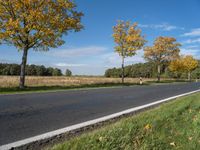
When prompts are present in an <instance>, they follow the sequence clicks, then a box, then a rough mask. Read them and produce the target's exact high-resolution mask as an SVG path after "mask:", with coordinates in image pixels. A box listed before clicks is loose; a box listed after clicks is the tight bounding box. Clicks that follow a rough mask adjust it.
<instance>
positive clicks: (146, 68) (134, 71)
mask: <svg viewBox="0 0 200 150" xmlns="http://www.w3.org/2000/svg"><path fill="white" fill-rule="evenodd" d="M187 57H188V56H187ZM174 63H176V62H174V61H173V62H171V63H170V64H162V65H161V67H160V68H161V77H163V78H176V79H186V78H188V70H187V69H186V68H185V69H184V68H183V67H181V70H179V67H177V65H176V64H174ZM185 64H186V63H185ZM179 65H181V64H179ZM192 70H193V69H192ZM105 77H116V78H120V77H122V69H121V68H110V69H107V70H106V71H105ZM124 77H129V78H139V77H143V78H156V77H157V67H156V65H155V64H154V63H152V62H147V63H138V64H133V65H128V66H126V67H124ZM191 78H193V79H200V61H198V66H197V68H196V69H194V70H193V71H191V72H190V79H191Z"/></svg>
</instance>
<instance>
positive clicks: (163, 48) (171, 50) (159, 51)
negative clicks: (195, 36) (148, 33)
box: [144, 36, 181, 82]
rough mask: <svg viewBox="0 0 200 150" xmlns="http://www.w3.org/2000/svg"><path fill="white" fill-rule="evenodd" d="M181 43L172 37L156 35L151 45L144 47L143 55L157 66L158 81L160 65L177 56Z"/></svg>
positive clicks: (158, 78)
mask: <svg viewBox="0 0 200 150" xmlns="http://www.w3.org/2000/svg"><path fill="white" fill-rule="evenodd" d="M180 46H181V44H179V43H177V42H176V39H175V38H173V37H162V36H160V37H158V38H157V39H156V40H155V41H154V45H153V46H147V47H145V48H144V57H145V58H146V59H147V60H148V61H152V62H154V63H155V64H156V66H157V80H158V82H160V75H161V65H162V64H163V63H166V62H169V61H171V60H173V59H175V58H177V57H178V56H179V52H180V49H179V47H180Z"/></svg>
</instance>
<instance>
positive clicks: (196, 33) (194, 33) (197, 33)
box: [182, 28, 200, 37]
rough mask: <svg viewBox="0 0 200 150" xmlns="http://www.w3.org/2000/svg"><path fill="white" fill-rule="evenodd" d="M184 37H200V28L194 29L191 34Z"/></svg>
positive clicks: (188, 33) (185, 34)
mask: <svg viewBox="0 0 200 150" xmlns="http://www.w3.org/2000/svg"><path fill="white" fill-rule="evenodd" d="M182 36H190V37H191V36H193V37H194V36H200V28H196V29H192V30H191V31H190V32H187V33H184V34H183V35H182Z"/></svg>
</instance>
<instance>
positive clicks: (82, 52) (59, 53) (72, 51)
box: [49, 46, 107, 58]
mask: <svg viewBox="0 0 200 150" xmlns="http://www.w3.org/2000/svg"><path fill="white" fill-rule="evenodd" d="M106 50H107V48H106V47H100V46H88V47H79V48H68V49H63V50H59V49H57V50H53V51H50V52H49V55H52V56H56V57H62V58H68V57H83V56H95V55H99V54H101V53H104V52H105V51H106Z"/></svg>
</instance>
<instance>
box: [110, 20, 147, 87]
mask: <svg viewBox="0 0 200 150" xmlns="http://www.w3.org/2000/svg"><path fill="white" fill-rule="evenodd" d="M113 32H114V33H113V38H114V41H115V43H116V44H117V46H116V47H115V51H116V52H117V53H118V54H119V55H120V56H121V58H122V75H121V77H122V83H124V59H125V58H126V57H131V56H134V55H136V51H137V50H140V49H141V48H142V47H143V46H144V44H145V42H146V41H145V40H144V37H143V36H142V35H141V30H140V29H138V28H137V23H134V24H132V25H131V23H130V22H124V21H119V22H118V24H117V25H116V26H114V27H113Z"/></svg>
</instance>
